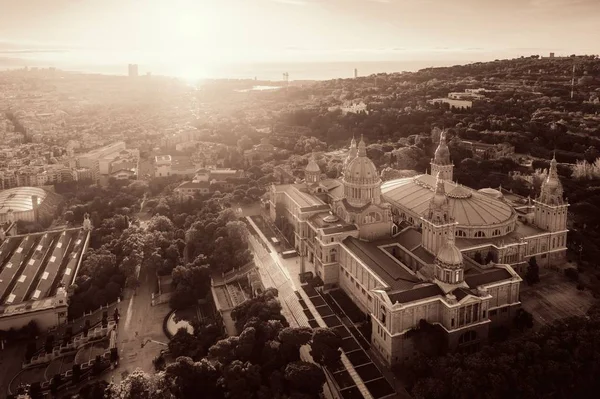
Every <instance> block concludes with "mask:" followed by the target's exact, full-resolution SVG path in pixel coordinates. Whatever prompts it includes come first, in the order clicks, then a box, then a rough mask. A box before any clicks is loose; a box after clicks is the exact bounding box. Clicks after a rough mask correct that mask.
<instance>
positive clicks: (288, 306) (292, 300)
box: [247, 218, 373, 399]
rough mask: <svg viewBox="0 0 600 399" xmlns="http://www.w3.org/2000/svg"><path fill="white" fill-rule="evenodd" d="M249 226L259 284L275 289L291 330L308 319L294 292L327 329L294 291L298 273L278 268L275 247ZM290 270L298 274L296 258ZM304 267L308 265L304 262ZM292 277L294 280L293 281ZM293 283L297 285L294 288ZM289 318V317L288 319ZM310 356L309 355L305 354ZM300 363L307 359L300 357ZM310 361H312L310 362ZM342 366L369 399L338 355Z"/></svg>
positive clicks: (308, 300)
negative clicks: (258, 273) (259, 275)
mask: <svg viewBox="0 0 600 399" xmlns="http://www.w3.org/2000/svg"><path fill="white" fill-rule="evenodd" d="M247 220H248V222H249V223H250V225H251V226H252V227H253V228H254V229H255V230H256V232H257V233H258V236H259V237H260V239H261V241H262V243H261V242H260V241H259V239H257V238H256V237H255V236H253V235H250V245H251V246H252V248H253V250H254V254H255V260H256V261H257V266H258V267H259V271H260V274H261V277H262V278H263V283H264V284H265V286H267V287H268V286H269V284H268V282H271V285H270V286H272V287H275V288H277V290H278V291H279V299H280V301H281V302H282V314H283V315H284V316H285V318H286V319H287V320H288V322H289V323H290V325H291V326H292V327H298V326H304V327H310V325H309V324H308V318H307V317H306V315H305V314H304V311H303V310H302V305H300V302H298V300H299V298H298V296H297V295H296V291H297V292H299V293H300V295H301V297H302V298H303V299H304V301H305V302H306V303H307V305H308V307H309V309H310V311H311V312H312V314H313V316H314V317H315V320H316V321H317V322H318V323H319V326H320V327H327V324H325V322H324V321H323V319H322V318H321V316H320V315H319V313H318V312H317V310H316V309H315V308H314V306H313V305H312V303H311V301H310V299H309V298H308V297H307V296H306V294H305V293H304V291H303V290H301V289H296V286H297V287H298V288H299V287H300V281H299V279H298V273H290V271H288V270H286V267H284V266H282V263H283V262H282V261H284V259H282V258H280V257H279V255H278V254H277V250H276V248H274V247H273V246H272V245H271V243H270V242H269V240H268V239H267V238H266V237H265V236H264V234H263V233H262V232H261V231H260V229H259V228H258V226H256V224H255V223H254V222H253V221H252V220H251V219H250V218H247ZM264 245H266V246H267V248H268V249H269V250H270V252H268V251H267V249H265V247H264ZM286 260H287V261H288V262H286V263H287V264H290V266H291V267H293V268H296V267H297V270H298V271H299V262H296V261H297V260H298V258H292V259H286ZM307 264H308V262H307ZM294 277H295V280H296V281H294ZM296 284H297V285H296ZM290 316H291V317H290ZM303 355H304V356H306V355H307V354H306V353H303ZM308 356H310V355H308ZM303 360H307V359H306V358H303ZM308 361H312V358H310V360H308ZM342 363H343V364H344V366H345V367H346V369H347V370H348V372H349V374H350V376H351V377H352V379H353V381H354V383H355V384H356V386H357V387H358V389H359V390H360V392H361V394H362V395H363V396H364V397H365V398H366V399H372V398H373V396H372V395H371V394H370V393H369V391H368V390H367V388H366V386H365V385H364V382H363V381H362V379H361V378H360V377H359V376H358V374H357V373H356V371H355V370H354V367H353V366H352V364H351V363H350V361H349V360H348V358H347V357H346V355H345V354H343V353H342Z"/></svg>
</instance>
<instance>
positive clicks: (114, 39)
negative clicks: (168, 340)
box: [0, 0, 600, 75]
mask: <svg viewBox="0 0 600 399" xmlns="http://www.w3.org/2000/svg"><path fill="white" fill-rule="evenodd" d="M491 3H492V2H487V1H486V2H481V1H474V0H459V1H454V2H452V3H448V2H442V1H438V0H425V1H415V0H405V1H400V0H344V1H342V0H255V1H246V2H243V1H240V0H221V1H218V2H217V1H212V0H200V1H191V0H174V1H165V0H153V1H144V2H142V1H139V0H129V1H115V0H108V1H102V2H99V1H85V2H82V1H75V2H74V1H65V0H58V1H53V2H45V1H40V0H28V1H24V2H12V1H7V0H0V6H1V7H0V8H3V9H10V11H11V12H9V13H3V14H2V16H0V37H2V38H4V39H3V40H0V58H21V59H32V60H33V59H35V60H37V61H38V62H40V63H42V64H43V63H44V62H46V63H48V64H52V63H56V62H62V63H65V64H80V63H88V64H89V63H94V64H96V63H98V64H102V63H128V62H136V63H140V64H157V63H159V62H161V63H168V64H178V65H183V64H185V65H193V66H194V68H195V69H197V68H198V66H202V67H203V68H204V69H205V71H204V72H205V73H207V74H208V73H209V71H210V70H211V69H216V68H218V67H219V66H220V65H225V64H235V63H254V62H352V61H357V62H369V61H397V62H402V61H410V60H430V61H431V63H432V64H435V63H436V62H438V61H439V62H440V63H442V64H443V63H447V62H448V61H450V60H452V61H456V62H472V61H483V60H490V59H495V58H507V57H514V56H520V55H529V54H541V55H547V54H548V53H549V52H555V53H556V54H557V55H570V54H572V53H577V54H582V53H587V54H590V53H591V54H596V53H598V48H597V45H596V44H595V43H594V42H593V38H594V37H600V27H599V25H598V24H597V23H594V22H595V21H596V19H597V18H598V16H599V15H600V2H597V1H593V0H526V1H519V2H517V1H516V0H509V1H505V2H502V3H501V4H499V3H497V2H494V4H491ZM515 10H516V11H515ZM491 16H493V17H491ZM178 72H180V73H178V74H180V75H181V74H183V75H185V74H186V72H187V71H185V70H182V71H178ZM197 73H198V74H200V75H202V72H201V71H198V72H197Z"/></svg>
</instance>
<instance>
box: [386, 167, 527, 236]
mask: <svg viewBox="0 0 600 399" xmlns="http://www.w3.org/2000/svg"><path fill="white" fill-rule="evenodd" d="M443 184H444V192H445V195H446V197H447V198H448V202H449V211H450V215H452V217H453V218H454V219H455V220H456V222H457V223H458V226H457V229H459V230H473V231H472V233H473V234H475V233H476V232H477V231H478V230H480V229H481V228H487V227H490V226H493V225H504V224H505V223H506V224H508V225H511V224H514V222H516V218H517V217H516V213H515V212H514V210H513V209H512V207H511V206H510V205H509V204H507V203H506V202H504V201H502V200H500V199H496V198H494V197H493V196H490V195H488V194H484V193H480V192H477V191H475V190H472V189H470V188H468V187H465V186H460V185H457V184H455V183H453V182H451V181H448V180H444V183H443ZM435 186H436V178H435V176H431V175H419V176H415V177H408V178H404V179H396V180H390V181H387V182H385V183H383V184H382V186H381V194H382V196H383V199H384V200H385V201H386V202H389V203H390V204H391V205H392V207H395V208H397V209H398V211H399V213H405V214H406V218H407V219H408V217H409V216H412V217H413V219H414V220H418V218H420V216H423V215H425V213H426V212H427V209H428V207H429V203H430V202H431V200H432V198H433V197H434V195H435ZM411 214H414V215H411ZM503 231H504V232H506V229H504V230H503ZM500 235H504V234H500ZM467 237H469V235H468V234H467ZM478 237H482V236H478ZM482 238H483V237H482Z"/></svg>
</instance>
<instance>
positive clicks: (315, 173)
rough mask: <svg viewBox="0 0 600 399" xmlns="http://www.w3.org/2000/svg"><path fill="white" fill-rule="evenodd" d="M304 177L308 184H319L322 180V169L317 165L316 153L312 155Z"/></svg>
mask: <svg viewBox="0 0 600 399" xmlns="http://www.w3.org/2000/svg"><path fill="white" fill-rule="evenodd" d="M304 177H305V178H304V180H305V181H306V183H307V184H315V183H319V181H320V180H321V168H319V165H318V164H317V160H316V159H315V154H314V153H313V154H312V155H311V157H310V160H309V161H308V165H306V169H304Z"/></svg>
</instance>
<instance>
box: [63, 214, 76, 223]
mask: <svg viewBox="0 0 600 399" xmlns="http://www.w3.org/2000/svg"><path fill="white" fill-rule="evenodd" d="M64 218H65V221H66V222H67V223H73V222H74V221H75V214H74V213H73V211H66V212H65V214H64Z"/></svg>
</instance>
